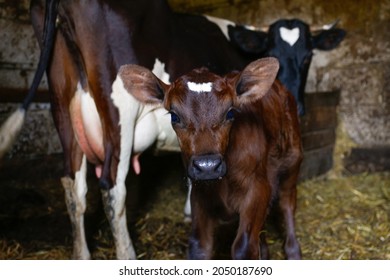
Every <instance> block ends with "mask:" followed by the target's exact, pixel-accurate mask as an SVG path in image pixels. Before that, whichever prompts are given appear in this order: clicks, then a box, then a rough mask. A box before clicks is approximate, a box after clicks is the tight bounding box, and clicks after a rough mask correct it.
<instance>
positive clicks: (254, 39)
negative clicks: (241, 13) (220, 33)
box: [228, 25, 268, 55]
mask: <svg viewBox="0 0 390 280" xmlns="http://www.w3.org/2000/svg"><path fill="white" fill-rule="evenodd" d="M228 34H229V38H230V41H231V42H232V44H233V45H235V46H236V47H237V48H238V49H239V50H241V51H243V52H244V53H247V54H254V55H260V54H262V53H263V52H265V51H266V50H267V37H268V33H266V32H262V31H255V30H249V29H247V28H245V27H244V26H240V25H239V26H232V25H229V26H228Z"/></svg>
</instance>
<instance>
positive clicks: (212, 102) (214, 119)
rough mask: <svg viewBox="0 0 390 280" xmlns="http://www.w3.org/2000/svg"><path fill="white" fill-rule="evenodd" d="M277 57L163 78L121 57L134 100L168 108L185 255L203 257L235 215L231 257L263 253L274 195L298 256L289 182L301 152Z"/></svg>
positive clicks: (289, 245) (290, 248) (290, 254)
mask: <svg viewBox="0 0 390 280" xmlns="http://www.w3.org/2000/svg"><path fill="white" fill-rule="evenodd" d="M278 68H279V63H278V61H277V60H276V59H275V58H265V59H260V60H257V61H255V62H252V63H251V64H249V65H248V66H247V67H246V68H245V69H244V70H243V71H242V72H239V73H238V72H237V73H232V74H230V75H228V76H225V77H220V76H218V75H216V74H213V73H211V72H209V71H208V70H207V69H205V68H202V69H197V70H193V71H192V72H190V73H189V74H187V75H185V76H182V77H180V78H178V79H177V80H176V81H175V82H174V83H173V84H172V85H170V86H168V85H166V84H164V83H163V82H162V81H160V80H159V79H158V78H156V77H155V76H154V75H153V74H152V72H150V71H149V70H147V69H146V68H143V67H140V66H135V65H126V66H123V67H122V68H121V69H120V72H119V75H120V76H121V78H122V80H123V81H124V86H125V88H126V89H127V91H128V92H131V93H132V94H133V95H134V96H135V97H136V98H137V99H138V100H140V101H141V102H145V103H151V104H163V105H164V107H165V108H166V109H167V110H168V111H169V112H170V114H171V121H172V126H173V128H174V130H175V132H176V134H177V136H178V140H179V143H180V147H181V150H182V156H183V161H184V164H185V166H186V168H187V173H188V176H189V177H190V178H191V180H192V183H193V189H192V193H191V207H192V209H193V210H192V233H191V237H190V241H189V258H191V259H209V258H211V257H212V252H213V235H214V230H215V226H216V224H217V223H218V222H219V221H227V220H230V219H232V218H235V217H238V219H239V226H238V230H237V235H236V238H235V241H234V243H233V246H232V249H231V254H232V257H233V258H234V259H258V258H259V257H260V255H261V258H268V249H267V245H266V243H265V238H261V239H262V243H261V254H260V251H259V243H260V242H259V236H260V232H261V231H262V229H263V226H264V222H265V219H266V216H267V213H268V210H269V208H270V205H271V203H272V202H273V201H274V199H275V198H279V206H280V208H281V212H282V215H283V218H284V224H285V229H286V239H285V245H284V250H285V253H286V257H287V258H288V259H299V258H300V257H301V253H300V247H299V244H298V241H297V239H296V236H295V230H294V211H295V206H296V183H297V177H298V172H299V166H300V163H301V160H302V148H301V139H300V132H299V125H298V117H297V106H296V103H295V101H294V98H293V97H292V95H291V94H289V93H288V92H287V91H286V90H285V89H284V88H283V87H282V86H281V84H280V83H279V82H277V81H275V77H276V74H277V72H278Z"/></svg>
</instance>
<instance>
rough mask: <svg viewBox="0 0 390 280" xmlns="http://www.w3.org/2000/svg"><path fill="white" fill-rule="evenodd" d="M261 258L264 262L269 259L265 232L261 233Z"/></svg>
mask: <svg viewBox="0 0 390 280" xmlns="http://www.w3.org/2000/svg"><path fill="white" fill-rule="evenodd" d="M260 257H261V259H262V260H268V259H269V249H268V244H267V238H266V233H265V232H261V233H260Z"/></svg>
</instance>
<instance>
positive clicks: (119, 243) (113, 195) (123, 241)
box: [102, 184, 136, 259]
mask: <svg viewBox="0 0 390 280" xmlns="http://www.w3.org/2000/svg"><path fill="white" fill-rule="evenodd" d="M102 197H103V203H104V209H105V212H106V215H107V218H108V220H109V222H110V226H111V230H112V234H113V236H114V241H115V247H116V255H117V258H118V259H135V258H136V255H135V251H134V247H133V244H132V242H131V239H130V236H129V232H128V229H127V220H126V204H125V200H126V186H125V184H116V185H115V186H114V187H113V188H112V189H110V190H102Z"/></svg>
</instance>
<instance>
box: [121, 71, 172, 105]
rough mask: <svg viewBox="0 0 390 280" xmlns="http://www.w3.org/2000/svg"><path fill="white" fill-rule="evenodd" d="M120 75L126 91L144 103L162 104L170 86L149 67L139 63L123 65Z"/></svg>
mask: <svg viewBox="0 0 390 280" xmlns="http://www.w3.org/2000/svg"><path fill="white" fill-rule="evenodd" d="M118 76H119V77H120V78H121V79H122V81H123V86H124V88H125V89H126V91H127V92H129V93H131V94H132V95H133V96H134V97H135V98H136V99H137V100H138V101H140V102H142V103H148V104H161V103H162V102H163V100H164V96H165V92H166V91H167V90H168V88H169V86H168V85H167V84H165V83H163V82H162V81H161V80H160V79H158V78H157V77H156V76H155V75H154V74H153V73H152V72H151V71H150V70H149V69H147V68H145V67H142V66H139V65H133V64H127V65H123V66H121V67H120V68H119V72H118Z"/></svg>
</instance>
